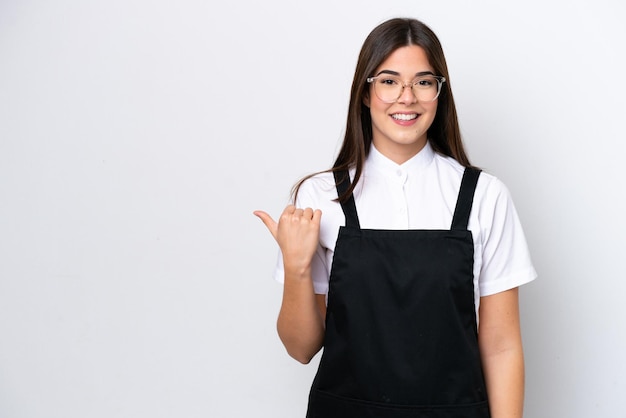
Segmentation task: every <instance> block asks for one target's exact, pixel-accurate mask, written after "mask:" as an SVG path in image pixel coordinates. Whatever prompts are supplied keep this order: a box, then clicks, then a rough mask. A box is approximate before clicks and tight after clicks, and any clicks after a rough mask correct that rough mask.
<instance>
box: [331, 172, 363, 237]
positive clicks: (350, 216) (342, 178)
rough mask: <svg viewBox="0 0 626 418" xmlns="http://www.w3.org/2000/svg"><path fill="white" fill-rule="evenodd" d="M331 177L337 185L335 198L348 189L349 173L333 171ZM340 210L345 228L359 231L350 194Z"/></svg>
mask: <svg viewBox="0 0 626 418" xmlns="http://www.w3.org/2000/svg"><path fill="white" fill-rule="evenodd" d="M333 175H334V176H335V183H336V185H337V196H341V195H342V194H344V193H345V192H346V190H348V187H350V173H348V172H347V171H333ZM341 209H342V210H343V214H344V215H345V217H346V227H348V228H356V229H361V225H360V224H359V216H358V215H357V213H356V203H354V195H353V194H350V197H349V198H348V200H346V201H345V202H341Z"/></svg>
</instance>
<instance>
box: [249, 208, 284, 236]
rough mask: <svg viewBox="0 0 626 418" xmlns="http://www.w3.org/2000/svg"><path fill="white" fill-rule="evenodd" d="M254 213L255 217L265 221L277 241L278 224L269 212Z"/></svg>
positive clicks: (257, 211)
mask: <svg viewBox="0 0 626 418" xmlns="http://www.w3.org/2000/svg"><path fill="white" fill-rule="evenodd" d="M252 213H254V215H255V216H257V217H258V218H259V219H260V220H261V221H263V223H264V224H265V226H266V227H267V229H268V230H269V231H270V233H271V234H272V236H273V237H274V239H276V237H277V236H278V224H277V223H276V221H275V220H274V219H272V217H271V216H270V215H269V214H268V213H267V212H263V211H262V210H255V211H254V212H252Z"/></svg>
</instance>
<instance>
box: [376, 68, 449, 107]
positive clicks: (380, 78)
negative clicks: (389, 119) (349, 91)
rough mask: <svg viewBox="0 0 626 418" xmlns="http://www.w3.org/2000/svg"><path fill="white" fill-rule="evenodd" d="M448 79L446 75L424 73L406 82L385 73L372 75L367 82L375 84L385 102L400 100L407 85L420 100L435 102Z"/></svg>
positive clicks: (378, 95)
mask: <svg viewBox="0 0 626 418" xmlns="http://www.w3.org/2000/svg"><path fill="white" fill-rule="evenodd" d="M445 81H446V78H445V77H442V76H437V75H423V76H419V77H416V78H414V79H413V81H411V82H410V83H405V82H403V81H402V80H400V79H399V78H398V77H394V76H392V75H388V74H383V75H377V76H376V77H370V78H368V79H367V82H368V83H370V84H373V85H374V93H376V96H377V97H378V98H379V99H380V100H382V101H383V102H385V103H395V102H397V101H398V99H399V98H400V96H402V93H404V88H405V87H411V91H412V92H413V94H414V95H415V98H416V99H417V101H419V102H434V101H435V100H437V97H439V93H441V86H442V85H443V83H444V82H445Z"/></svg>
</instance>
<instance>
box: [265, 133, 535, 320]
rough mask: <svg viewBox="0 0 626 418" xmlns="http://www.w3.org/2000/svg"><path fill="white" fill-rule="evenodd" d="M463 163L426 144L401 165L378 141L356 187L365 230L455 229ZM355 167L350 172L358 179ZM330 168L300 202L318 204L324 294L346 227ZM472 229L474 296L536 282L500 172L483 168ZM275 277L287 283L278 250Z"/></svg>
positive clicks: (316, 275)
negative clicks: (340, 235) (494, 173)
mask: <svg viewBox="0 0 626 418" xmlns="http://www.w3.org/2000/svg"><path fill="white" fill-rule="evenodd" d="M463 171H464V167H463V166H462V165H461V164H459V163H458V162H457V161H456V160H454V159H453V158H450V157H446V156H443V155H441V154H438V153H436V152H434V150H433V149H432V147H431V146H430V144H427V145H426V146H425V147H424V148H423V149H422V150H421V151H420V152H419V153H418V154H417V155H415V156H414V157H413V158H411V159H410V160H408V161H406V162H405V163H403V164H400V165H398V164H396V163H395V162H393V161H391V160H390V159H388V158H387V157H385V156H384V155H382V154H381V153H380V152H378V150H377V149H376V148H375V147H374V146H373V145H372V147H371V149H370V153H369V156H368V158H367V160H366V162H365V164H364V169H363V175H362V177H361V179H359V182H358V184H357V187H356V188H355V190H354V199H355V202H356V208H357V213H358V216H359V222H360V224H361V228H362V229H396V230H401V229H450V226H451V224H452V216H453V214H454V209H455V206H456V201H457V197H458V193H459V188H460V185H461V178H462V176H463ZM353 175H354V172H351V176H352V177H353ZM336 198H337V189H336V187H335V180H334V177H333V175H332V173H322V174H318V175H316V176H314V177H312V178H311V179H309V180H307V181H305V182H304V184H303V185H302V187H301V188H300V191H299V193H298V198H297V201H296V202H295V205H296V207H299V208H306V207H311V208H313V209H320V210H321V211H322V218H321V226H320V243H319V247H318V249H317V252H316V255H315V257H314V259H313V265H312V276H313V286H314V289H315V293H318V294H326V293H327V292H328V281H329V277H330V270H331V267H332V261H333V254H334V249H335V244H336V241H337V236H338V233H339V227H340V226H343V225H345V216H344V214H343V211H342V209H341V205H340V204H339V203H337V202H334V201H333V199H336ZM468 229H469V230H470V231H471V232H472V236H473V239H474V295H475V306H476V309H477V310H478V306H479V303H480V297H481V296H488V295H492V294H494V293H498V292H502V291H505V290H508V289H512V288H514V287H517V286H520V285H522V284H525V283H528V282H530V281H532V280H534V279H535V278H536V276H537V274H536V272H535V269H534V267H533V265H532V262H531V259H530V254H529V251H528V246H527V244H526V238H525V236H524V232H523V231H522V227H521V225H520V222H519V218H518V215H517V212H516V210H515V207H514V205H513V201H512V200H511V196H510V194H509V191H508V189H507V188H506V187H505V185H504V184H503V183H502V182H501V181H500V180H498V179H497V178H496V177H494V176H492V175H490V174H488V173H485V172H482V173H481V175H480V177H479V180H478V184H477V186H476V192H475V194H474V203H473V206H472V211H471V214H470V219H469V225H468ZM274 277H275V278H276V280H278V281H280V282H283V281H284V271H283V262H282V257H281V254H280V252H279V256H278V261H277V265H276V271H275V274H274Z"/></svg>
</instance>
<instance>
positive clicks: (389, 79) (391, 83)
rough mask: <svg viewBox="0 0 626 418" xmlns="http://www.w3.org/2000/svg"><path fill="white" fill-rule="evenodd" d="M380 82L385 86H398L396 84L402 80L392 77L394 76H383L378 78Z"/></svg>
mask: <svg viewBox="0 0 626 418" xmlns="http://www.w3.org/2000/svg"><path fill="white" fill-rule="evenodd" d="M378 82H379V83H380V84H383V85H385V86H396V85H398V84H400V82H399V81H398V80H397V79H395V78H392V77H384V78H382V77H381V78H380V79H379V80H378Z"/></svg>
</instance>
